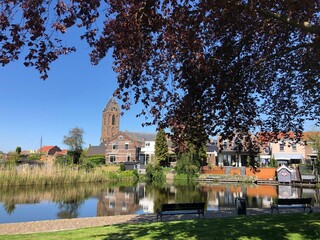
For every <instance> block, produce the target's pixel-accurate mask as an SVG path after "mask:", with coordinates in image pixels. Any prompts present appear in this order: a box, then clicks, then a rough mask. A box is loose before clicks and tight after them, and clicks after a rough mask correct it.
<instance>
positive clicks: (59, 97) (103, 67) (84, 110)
mask: <svg viewBox="0 0 320 240" xmlns="http://www.w3.org/2000/svg"><path fill="white" fill-rule="evenodd" d="M77 50H78V51H77V52H76V53H73V54H70V55H68V56H62V57H61V58H60V59H59V60H57V61H56V62H55V63H53V64H52V65H51V70H50V72H49V78H48V79H46V80H45V81H43V80H41V79H40V76H39V73H38V72H37V71H36V70H35V69H33V68H26V67H25V66H24V65H23V64H22V62H21V61H17V62H14V63H11V64H9V65H7V66H5V67H0V89H1V94H0V112H1V117H0V151H3V152H8V151H14V150H15V149H16V147H17V146H20V147H21V148H22V150H36V149H38V148H39V147H40V142H41V137H42V145H57V146H59V147H60V148H67V146H65V145H64V144H63V143H62V141H63V136H65V135H68V132H69V130H70V129H71V128H73V127H81V128H83V130H84V131H85V134H84V141H85V146H84V147H88V146H89V144H91V145H98V144H99V143H100V142H99V140H100V134H101V116H102V110H103V108H104V107H105V105H106V103H107V102H108V100H109V99H110V97H111V96H112V94H113V91H114V90H115V89H116V87H117V81H116V74H115V73H114V72H113V70H112V61H113V60H112V58H111V57H110V56H108V57H107V58H106V59H104V60H103V61H102V62H101V63H100V64H99V65H98V66H92V65H91V63H90V61H89V56H88V53H89V52H90V49H89V48H88V47H87V46H86V45H84V44H83V45H82V46H80V47H77ZM119 104H120V102H119ZM141 107H142V106H141V105H137V106H133V107H132V109H131V110H130V111H126V112H125V114H124V116H122V117H121V119H120V129H121V130H129V131H140V132H155V129H156V127H155V126H151V127H142V126H141V124H142V122H143V119H142V118H136V114H137V113H139V110H141Z"/></svg>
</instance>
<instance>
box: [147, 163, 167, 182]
mask: <svg viewBox="0 0 320 240" xmlns="http://www.w3.org/2000/svg"><path fill="white" fill-rule="evenodd" d="M146 179H147V181H150V182H154V181H155V182H162V181H164V180H165V174H164V172H163V169H162V167H159V166H157V167H153V166H152V165H151V164H148V165H147V168H146Z"/></svg>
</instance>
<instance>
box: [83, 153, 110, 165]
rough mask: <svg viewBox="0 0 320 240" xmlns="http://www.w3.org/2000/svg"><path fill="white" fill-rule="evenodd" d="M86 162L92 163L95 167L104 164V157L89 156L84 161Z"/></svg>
mask: <svg viewBox="0 0 320 240" xmlns="http://www.w3.org/2000/svg"><path fill="white" fill-rule="evenodd" d="M86 161H87V162H91V163H93V164H94V165H95V166H97V165H102V164H105V163H106V160H105V157H104V156H103V155H96V156H90V157H88V158H87V159H86Z"/></svg>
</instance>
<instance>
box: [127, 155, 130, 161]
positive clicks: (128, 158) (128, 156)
mask: <svg viewBox="0 0 320 240" xmlns="http://www.w3.org/2000/svg"><path fill="white" fill-rule="evenodd" d="M130 159H131V156H130V154H128V155H127V161H128V162H130Z"/></svg>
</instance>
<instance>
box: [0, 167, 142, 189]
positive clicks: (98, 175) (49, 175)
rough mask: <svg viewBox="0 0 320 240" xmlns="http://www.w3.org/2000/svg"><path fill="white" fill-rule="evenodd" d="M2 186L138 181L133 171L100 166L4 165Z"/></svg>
mask: <svg viewBox="0 0 320 240" xmlns="http://www.w3.org/2000/svg"><path fill="white" fill-rule="evenodd" d="M0 179H1V181H0V187H1V186H2V187H3V186H11V185H20V186H21V185H42V186H43V185H54V184H75V183H85V182H113V181H116V182H117V181H136V180H137V176H136V175H135V174H134V173H132V172H107V171H105V170H103V169H101V168H99V167H97V168H94V169H92V170H90V171H86V170H85V169H82V168H79V167H77V166H72V167H70V166H66V167H61V166H56V167H30V166H19V167H2V168H0Z"/></svg>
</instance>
